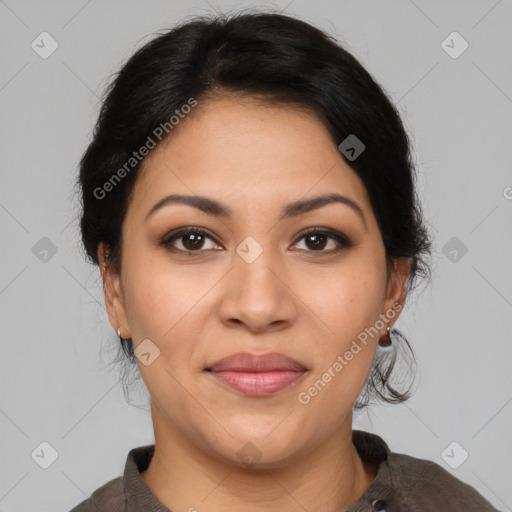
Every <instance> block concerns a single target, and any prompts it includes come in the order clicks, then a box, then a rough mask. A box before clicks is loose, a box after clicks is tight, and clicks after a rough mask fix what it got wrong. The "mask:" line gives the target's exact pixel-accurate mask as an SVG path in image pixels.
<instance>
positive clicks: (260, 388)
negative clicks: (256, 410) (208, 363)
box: [209, 370, 306, 396]
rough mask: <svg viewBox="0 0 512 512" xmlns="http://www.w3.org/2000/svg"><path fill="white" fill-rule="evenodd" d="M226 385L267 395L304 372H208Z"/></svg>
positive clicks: (257, 394)
mask: <svg viewBox="0 0 512 512" xmlns="http://www.w3.org/2000/svg"><path fill="white" fill-rule="evenodd" d="M209 373H210V374H211V375H212V377H214V378H215V379H216V380H218V381H219V382H221V383H222V384H224V385H226V386H227V387H229V388H231V389H234V390H235V391H239V392H240V393H243V394H244V395H249V396H268V395H272V394H274V393H277V392H278V391H281V390H282V389H284V388H287V387H288V386H291V385H292V384H294V383H295V382H297V381H298V380H299V379H300V378H301V377H302V376H303V375H304V374H305V373H306V372H296V371H291V370H279V371H269V372H238V371H219V372H209Z"/></svg>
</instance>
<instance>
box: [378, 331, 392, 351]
mask: <svg viewBox="0 0 512 512" xmlns="http://www.w3.org/2000/svg"><path fill="white" fill-rule="evenodd" d="M379 345H380V346H381V347H389V346H390V345H391V330H390V328H389V327H388V328H387V332H386V334H384V336H382V338H380V340H379Z"/></svg>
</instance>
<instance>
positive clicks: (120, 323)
mask: <svg viewBox="0 0 512 512" xmlns="http://www.w3.org/2000/svg"><path fill="white" fill-rule="evenodd" d="M107 253H108V248H107V245H106V244H105V243H104V242H101V243H100V244H99V245H98V260H99V264H100V270H101V277H102V279H103V293H104V296H105V306H106V308H107V314H108V319H109V322H110V325H111V326H112V328H113V329H114V331H115V332H116V333H117V330H118V329H121V336H122V337H123V338H130V332H129V326H128V322H127V315H126V308H125V302H124V295H123V290H122V286H121V276H120V274H119V273H118V272H115V271H114V270H113V269H112V268H111V265H109V264H108V260H107Z"/></svg>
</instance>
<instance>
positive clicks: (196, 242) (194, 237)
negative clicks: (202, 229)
mask: <svg viewBox="0 0 512 512" xmlns="http://www.w3.org/2000/svg"><path fill="white" fill-rule="evenodd" d="M202 236H203V235H201V234H200V233H192V234H190V235H185V236H184V237H183V239H184V240H185V242H184V243H183V245H184V246H185V247H186V248H187V249H190V248H192V249H194V248H196V249H197V247H199V246H200V245H201V242H202V240H201V238H202ZM187 240H188V241H190V240H191V241H192V243H191V247H187ZM189 243H190V242H189Z"/></svg>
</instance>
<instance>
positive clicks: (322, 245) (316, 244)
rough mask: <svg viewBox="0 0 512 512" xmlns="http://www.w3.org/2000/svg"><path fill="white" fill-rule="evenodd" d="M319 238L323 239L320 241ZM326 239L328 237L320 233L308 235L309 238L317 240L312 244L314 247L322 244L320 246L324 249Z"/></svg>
mask: <svg viewBox="0 0 512 512" xmlns="http://www.w3.org/2000/svg"><path fill="white" fill-rule="evenodd" d="M319 239H323V240H321V241H320V240H319ZM325 239H326V236H325V235H318V234H316V235H309V236H308V237H307V240H315V241H314V242H313V244H312V247H314V248H318V247H320V246H321V247H320V248H322V249H323V247H324V246H325V243H324V242H325Z"/></svg>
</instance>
